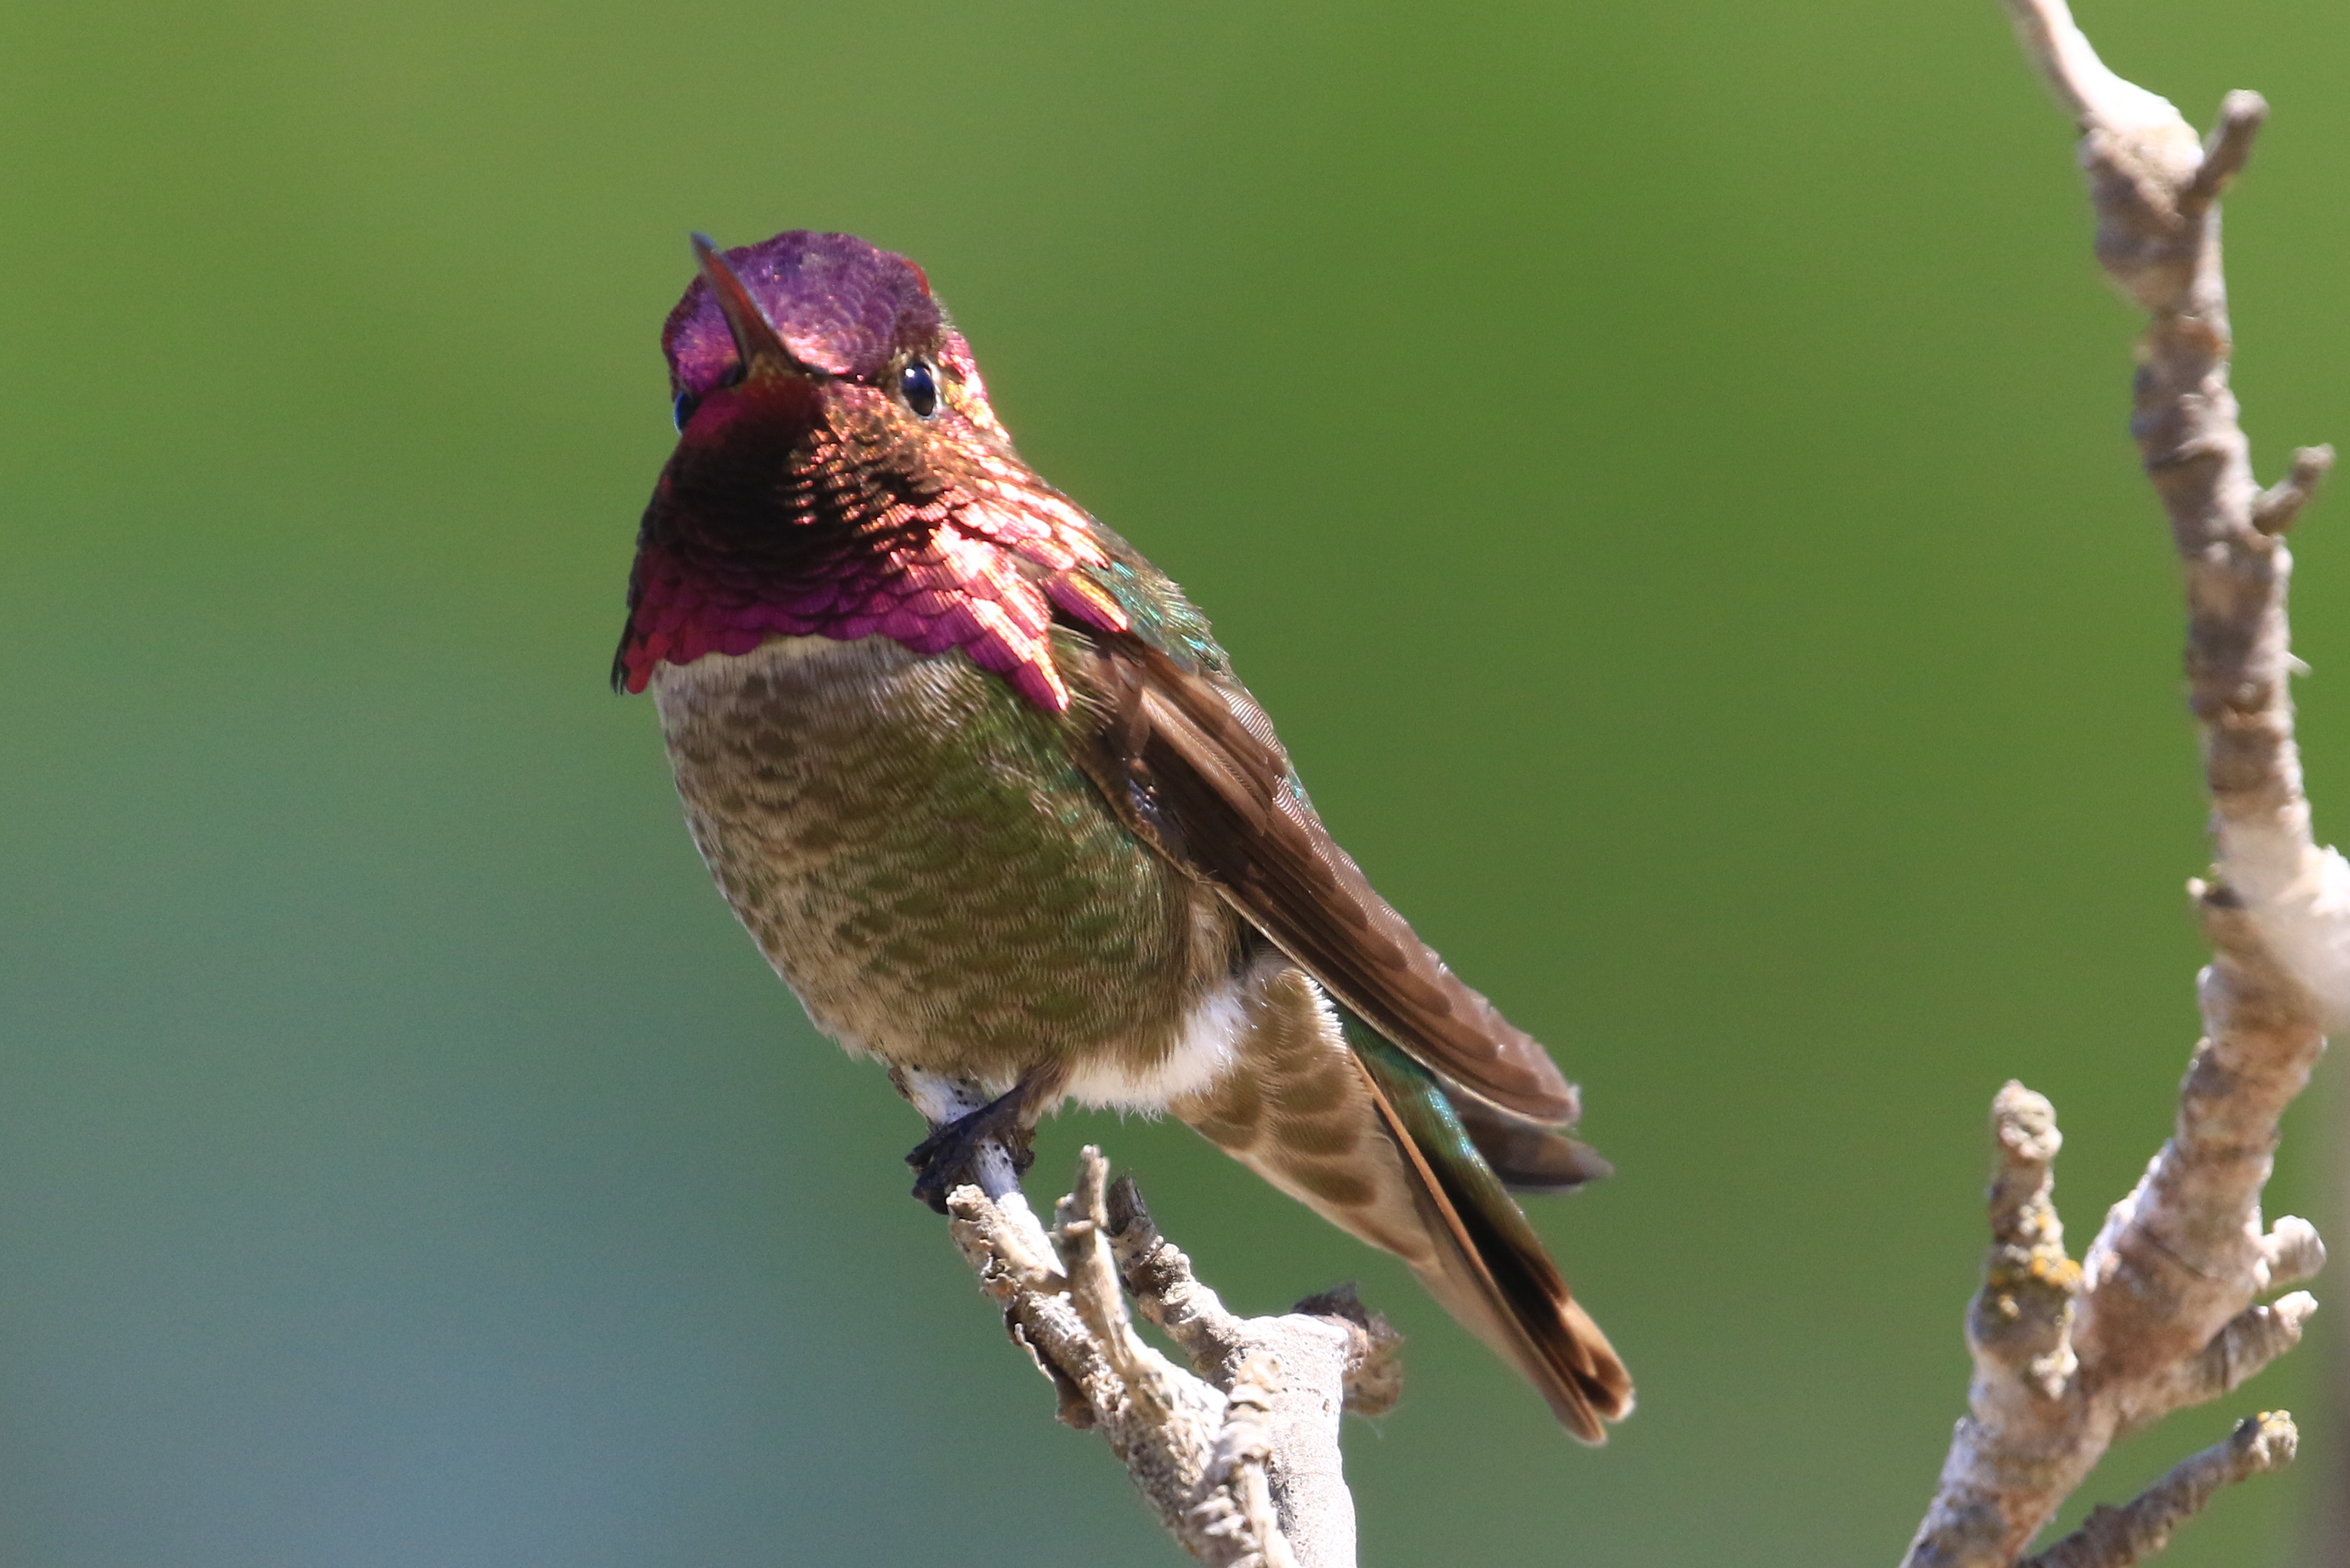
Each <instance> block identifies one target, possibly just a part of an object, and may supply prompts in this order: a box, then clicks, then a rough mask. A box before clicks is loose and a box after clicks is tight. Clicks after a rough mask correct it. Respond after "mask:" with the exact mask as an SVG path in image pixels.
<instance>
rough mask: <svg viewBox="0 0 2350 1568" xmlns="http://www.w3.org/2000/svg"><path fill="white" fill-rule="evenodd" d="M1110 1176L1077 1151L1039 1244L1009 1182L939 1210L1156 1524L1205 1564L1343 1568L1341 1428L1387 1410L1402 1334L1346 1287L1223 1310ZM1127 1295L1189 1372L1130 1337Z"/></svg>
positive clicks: (1024, 1341) (1062, 1396) (1346, 1528)
mask: <svg viewBox="0 0 2350 1568" xmlns="http://www.w3.org/2000/svg"><path fill="white" fill-rule="evenodd" d="M1107 1170H1108V1168H1107V1163H1106V1162H1105V1161H1104V1160H1103V1158H1102V1157H1101V1151H1100V1150H1098V1149H1096V1148H1087V1150H1086V1151H1085V1152H1084V1154H1083V1156H1082V1157H1081V1159H1080V1163H1079V1166H1078V1172H1077V1185H1076V1190H1075V1191H1073V1192H1071V1193H1070V1194H1069V1196H1068V1197H1066V1198H1065V1199H1062V1200H1061V1201H1060V1202H1059V1203H1058V1204H1057V1205H1055V1211H1054V1220H1055V1222H1054V1226H1053V1229H1052V1231H1050V1232H1047V1231H1045V1228H1044V1227H1043V1226H1042V1225H1040V1224H1039V1223H1038V1222H1037V1220H1036V1219H1035V1215H1034V1214H1032V1213H1031V1212H1030V1211H1029V1210H1028V1206H1027V1203H1026V1201H1025V1199H1023V1198H1022V1196H1021V1195H1020V1192H1019V1190H1018V1189H1017V1187H1016V1186H1014V1187H1012V1188H1010V1189H1009V1190H1005V1191H999V1192H997V1193H995V1194H994V1195H993V1196H991V1195H990V1194H989V1193H988V1192H986V1191H984V1190H983V1189H981V1188H979V1187H962V1188H958V1189H955V1191H954V1192H953V1193H951V1195H950V1196H949V1197H948V1199H947V1209H948V1212H949V1213H950V1215H951V1217H952V1225H951V1229H952V1231H953V1234H954V1238H955V1242H956V1244H957V1245H958V1246H959V1247H960V1248H961V1249H962V1253H963V1256H964V1258H965V1259H966V1260H967V1261H968V1262H970V1263H971V1265H972V1268H973V1269H974V1270H976V1271H977V1272H978V1274H979V1278H980V1283H981V1286H982V1287H983V1289H984V1290H985V1291H986V1292H987V1293H988V1294H989V1295H990V1296H992V1297H993V1299H994V1300H995V1301H996V1302H997V1303H1000V1304H1001V1305H1002V1306H1003V1313H1004V1323H1005V1325H1006V1327H1007V1328H1009V1329H1010V1330H1011V1333H1012V1337H1013V1338H1014V1341H1016V1342H1017V1343H1018V1344H1020V1345H1022V1346H1023V1347H1024V1348H1025V1349H1026V1350H1027V1351H1028V1353H1029V1355H1031V1356H1032V1357H1033V1358H1034V1359H1035V1362H1036V1365H1037V1367H1038V1369H1039V1370H1040V1371H1042V1372H1043V1373H1044V1374H1045V1376H1046V1377H1047V1378H1049V1379H1050V1380H1051V1381H1052V1383H1053V1386H1054V1390H1055V1395H1056V1397H1058V1399H1059V1402H1060V1410H1059V1415H1060V1418H1061V1419H1062V1420H1063V1421H1064V1422H1066V1424H1068V1425H1069V1426H1072V1427H1076V1428H1091V1429H1093V1430H1097V1431H1098V1432H1100V1433H1101V1434H1102V1436H1103V1438H1105V1439H1106V1440H1107V1442H1108V1443H1109V1446H1110V1449H1111V1451H1112V1452H1113V1453H1115V1454H1117V1455H1118V1459H1119V1460H1120V1462H1122V1463H1123V1464H1124V1465H1125V1466H1126V1468H1127V1470H1128V1474H1130V1475H1131V1476H1133V1478H1134V1482H1135V1485H1136V1486H1137V1487H1138V1488H1139V1489H1140V1490H1141V1492H1142V1495H1143V1497H1144V1498H1145V1499H1146V1500H1147V1501H1149V1503H1150V1505H1151V1507H1152V1509H1153V1510H1154V1511H1157V1513H1158V1515H1159V1522H1160V1523H1162V1524H1164V1525H1165V1526H1166V1527H1167V1530H1168V1532H1170V1534H1172V1535H1173V1536H1174V1537H1175V1539H1176V1540H1177V1541H1178V1542H1180V1543H1181V1544H1182V1546H1183V1547H1184V1549H1185V1550H1186V1551H1188V1552H1191V1555H1192V1556H1193V1557H1195V1558H1197V1559H1198V1560H1199V1561H1200V1562H1201V1563H1208V1564H1211V1568H1351V1565H1352V1564H1353V1563H1354V1561H1355V1511H1354V1500H1353V1498H1352V1497H1351V1496H1350V1495H1349V1494H1348V1492H1347V1484H1346V1479H1345V1475H1344V1472H1343V1470H1342V1469H1341V1466H1340V1461H1339V1455H1338V1422H1339V1415H1340V1412H1341V1411H1342V1410H1343V1409H1349V1408H1356V1409H1365V1410H1367V1411H1374V1412H1375V1411H1377V1410H1379V1409H1384V1408H1386V1407H1388V1406H1390V1405H1392V1404H1393V1403H1394V1400H1395V1392H1396V1388H1397V1384H1398V1379H1399V1373H1398V1372H1397V1370H1396V1360H1395V1355H1396V1348H1397V1346H1398V1345H1399V1344H1400V1337H1399V1335H1397V1334H1396V1333H1395V1331H1394V1330H1392V1329H1390V1328H1388V1326H1387V1324H1386V1322H1385V1321H1384V1320H1382V1319H1379V1318H1378V1317H1375V1316H1372V1315H1369V1314H1365V1313H1364V1312H1363V1310H1362V1307H1361V1304H1360V1303H1357V1302H1356V1301H1355V1299H1354V1293H1353V1292H1352V1291H1351V1290H1345V1291H1343V1292H1337V1293H1331V1294H1330V1295H1327V1296H1323V1297H1317V1298H1315V1299H1314V1300H1313V1301H1309V1302H1305V1303H1299V1306H1298V1309H1297V1310H1296V1311H1295V1312H1292V1313H1289V1314H1284V1315H1283V1316H1280V1317H1264V1318H1243V1317H1239V1316H1236V1315H1234V1314H1232V1313H1230V1312H1228V1311H1226V1310H1225V1308H1224V1305H1223V1303H1222V1302H1221V1301H1219V1300H1218V1299H1217V1297H1216V1293H1215V1292H1213V1291H1211V1290H1210V1289H1209V1288H1208V1287H1207V1286H1206V1285H1204V1284H1202V1283H1201V1282H1200V1281H1199V1280H1198V1278H1197V1277H1196V1276H1194V1275H1193V1273H1192V1272H1191V1262H1190V1260H1189V1259H1187V1258H1185V1257H1184V1255H1183V1254H1182V1252H1181V1251H1179V1250H1178V1249H1177V1248H1176V1247H1174V1246H1173V1245H1172V1244H1171V1243H1170V1242H1168V1241H1166V1239H1165V1238H1164V1237H1162V1236H1160V1235H1159V1230H1158V1227H1157V1226H1156V1225H1155V1224H1153V1223H1152V1222H1151V1220H1150V1215H1149V1210H1146V1209H1145V1208H1144V1207H1143V1205H1142V1199H1141V1197H1140V1195H1139V1193H1137V1192H1136V1191H1135V1189H1134V1187H1133V1184H1132V1183H1131V1182H1128V1181H1126V1180H1123V1179H1121V1180H1120V1181H1119V1182H1118V1186H1117V1188H1116V1189H1110V1188H1109V1186H1108V1183H1107ZM991 1185H993V1183H991ZM1121 1283H1123V1284H1124V1285H1125V1286H1126V1287H1127V1288H1128V1289H1131V1290H1132V1291H1133V1292H1134V1294H1135V1298H1136V1300H1137V1302H1138V1303H1139V1304H1140V1305H1141V1307H1142V1310H1143V1314H1144V1315H1145V1316H1147V1317H1149V1319H1150V1320H1151V1321H1152V1322H1153V1323H1155V1324H1158V1325H1159V1327H1160V1328H1161V1329H1162V1330H1164V1331H1165V1332H1166V1334H1167V1335H1168V1337H1169V1338H1170V1339H1172V1340H1173V1341H1174V1342H1175V1344H1176V1345H1177V1346H1178V1347H1179V1348H1180V1349H1181V1350H1182V1351H1183V1353H1184V1355H1186V1357H1187V1358H1188V1359H1189V1360H1190V1361H1191V1366H1192V1370H1191V1371H1189V1372H1187V1371H1185V1370H1183V1369H1182V1368H1180V1367H1179V1366H1175V1365H1174V1364H1173V1363H1172V1362H1170V1361H1169V1360H1168V1359H1167V1358H1166V1357H1165V1356H1164V1355H1160V1354H1159V1352H1158V1351H1156V1350H1154V1349H1152V1348H1151V1347H1150V1346H1149V1345H1145V1344H1144V1343H1142V1341H1141V1340H1140V1338H1139V1337H1138V1336H1137V1334H1136V1333H1135V1330H1134V1324H1133V1321H1132V1320H1131V1319H1130V1318H1129V1317H1128V1314H1127V1309H1126V1302H1125V1298H1124V1296H1123V1295H1122V1294H1121V1293H1120V1285H1121Z"/></svg>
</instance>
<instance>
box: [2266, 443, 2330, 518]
mask: <svg viewBox="0 0 2350 1568" xmlns="http://www.w3.org/2000/svg"><path fill="white" fill-rule="evenodd" d="M2333 467H2334V449H2333V448H2332V447H2331V446H2304V447H2296V448H2294V449H2293V467H2292V469H2291V470H2290V471H2289V472H2287V473H2286V474H2285V476H2284V477H2283V478H2282V479H2280V480H2278V481H2277V482H2276V483H2274V484H2272V485H2270V486H2269V487H2268V488H2267V489H2266V490H2263V491H2262V492H2261V493H2260V495H2259V496H2258V497H2257V498H2256V499H2255V500H2254V501H2253V502H2252V526H2253V527H2255V528H2257V529H2259V530H2260V531H2261V532H2262V533H2263V534H2282V533H2283V532H2284V531H2285V530H2286V529H2288V528H2291V527H2292V526H2293V521H2294V519H2296V518H2298V517H2299V516H2300V515H2301V509H2302V508H2303V507H2304V506H2306V505H2308V504H2309V503H2310V501H2311V500H2312V499H2313V498H2314V496H2315V495H2316V493H2317V487H2318V486H2319V485H2320V484H2321V483H2324V480H2325V476H2326V474H2327V473H2328V472H2331V471H2332V470H2333Z"/></svg>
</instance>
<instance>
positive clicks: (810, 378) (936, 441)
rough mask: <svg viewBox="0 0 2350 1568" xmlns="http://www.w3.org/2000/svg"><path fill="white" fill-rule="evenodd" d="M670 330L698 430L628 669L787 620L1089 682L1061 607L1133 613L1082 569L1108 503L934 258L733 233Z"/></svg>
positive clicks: (704, 250) (1053, 688) (645, 585)
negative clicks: (995, 398)
mask: <svg viewBox="0 0 2350 1568" xmlns="http://www.w3.org/2000/svg"><path fill="white" fill-rule="evenodd" d="M694 254H695V256H696V258H697V259H698V261H699V263H700V267H701V271H700V275H698V276H696V277H695V278H694V280H693V281H692V283H691V285H689V286H687V288H686V291H685V296H684V297H683V298H682V299H681V300H679V301H678V304H677V308H676V309H674V310H672V311H671V312H670V316H669V320H668V322H667V324H666V325H665V326H664V327H663V328H662V331H661V349H662V352H663V354H664V355H666V356H667V358H668V359H669V369H670V389H671V407H672V411H673V413H674V415H675V418H676V421H677V428H678V442H677V449H676V451H675V452H673V453H672V454H671V458H670V461H669V463H668V466H667V467H665V468H664V469H663V470H662V471H661V476H660V483H659V484H658V485H657V486H656V487H655V489H654V492H653V498H652V503H651V504H650V506H649V507H647V509H646V512H645V518H644V524H643V527H642V529H641V531H640V532H639V536H638V545H637V564H636V569H635V572H634V573H633V574H632V576H631V577H630V580H629V625H628V629H627V631H626V632H625V633H624V634H623V636H622V639H621V642H620V649H619V654H618V656H617V657H616V659H614V662H613V670H612V678H613V683H614V684H615V685H616V686H618V687H620V688H623V689H625V690H628V691H641V690H643V688H644V686H645V684H646V682H647V681H648V680H650V679H651V677H652V674H653V671H654V670H656V668H658V667H659V666H660V665H661V664H663V663H668V664H673V665H684V664H689V663H691V662H692V661H693V660H695V659H701V658H703V657H705V656H707V655H709V654H712V653H721V654H743V653H748V652H750V651H752V650H753V649H755V648H757V647H758V646H759V645H760V644H761V643H762V642H764V641H766V640H768V639H771V638H775V637H793V636H800V637H805V636H824V637H832V638H839V639H856V638H863V637H868V636H876V635H879V636H884V637H889V638H893V639H896V640H898V641H899V642H902V643H904V644H906V645H907V646H909V647H910V648H913V649H916V650H917V651H920V652H937V651H940V650H941V649H947V648H961V649H963V650H964V651H966V652H968V653H969V654H970V655H971V656H972V658H973V659H977V660H978V661H979V663H980V664H981V665H982V666H983V667H984V668H987V669H989V670H993V671H995V672H996V673H998V674H1001V675H1003V676H1004V677H1005V678H1006V679H1007V680H1010V681H1011V682H1012V683H1013V685H1014V687H1015V688H1017V689H1018V690H1020V691H1022V693H1023V694H1024V695H1025V696H1028V697H1029V698H1030V699H1031V700H1032V701H1037V702H1039V703H1040V704H1042V705H1045V706H1047V707H1050V708H1053V709H1055V710H1057V709H1059V708H1062V707H1065V706H1066V704H1067V701H1068V697H1067V693H1066V691H1065V690H1064V689H1063V688H1062V685H1061V681H1060V679H1059V676H1058V675H1057V674H1056V673H1055V670H1054V669H1053V666H1052V661H1051V658H1050V655H1049V651H1048V649H1046V647H1045V628H1046V626H1047V623H1048V622H1049V620H1050V618H1051V616H1052V612H1053V609H1054V608H1055V607H1058V608H1060V609H1062V610H1063V612H1064V613H1066V614H1069V615H1072V616H1074V617H1075V618H1077V619H1079V620H1080V621H1084V622H1086V623H1087V624H1091V625H1094V626H1096V627H1097V628H1111V629H1117V628H1122V627H1123V625H1124V617H1123V614H1122V612H1120V611H1119V610H1118V607H1117V606H1116V604H1115V602H1114V601H1111V600H1110V599H1109V597H1108V596H1107V594H1106V593H1105V592H1103V591H1102V590H1101V589H1100V588H1098V587H1094V586H1091V585H1089V584H1088V583H1087V582H1086V581H1083V580H1080V579H1078V578H1073V577H1072V576H1071V572H1072V569H1073V568H1079V569H1082V568H1084V567H1087V566H1099V565H1101V564H1102V563H1103V561H1104V559H1105V557H1104V556H1103V554H1102V551H1101V549H1100V547H1099V545H1098V543H1097V539H1096V537H1095V535H1094V529H1093V524H1092V521H1091V519H1090V518H1088V517H1087V516H1086V514H1084V513H1083V512H1081V511H1079V510H1078V509H1077V508H1076V506H1075V505H1073V504H1070V503H1069V502H1068V501H1067V500H1066V498H1065V497H1063V496H1062V495H1060V494H1059V493H1058V492H1056V491H1054V490H1053V489H1052V488H1051V487H1050V486H1048V485H1046V484H1045V483H1044V481H1043V480H1041V479H1039V478H1038V477H1037V476H1036V475H1035V472H1033V471H1032V470H1030V469H1029V468H1028V466H1027V465H1026V464H1025V463H1024V462H1021V460H1020V458H1019V455H1018V454H1017V453H1016V452H1014V450H1013V447H1012V442H1011V440H1010V438H1009V437H1008V436H1007V435H1006V434H1005V433H1004V431H1003V426H1002V425H1000V424H998V423H997V422H996V419H995V414H994V412H993V410H991V409H990V408H989V407H988V403H987V391H986V388H985V386H984V385H983V383H982V381H981V379H980V374H979V367H978V365H977V363H976V362H975V361H974V360H973V359H972V353H971V346H970V345H969V344H968V343H966V342H965V341H964V340H963V337H962V334H961V333H960V332H957V331H956V330H955V329H954V327H953V325H952V324H951V322H950V321H949V320H948V318H947V316H946V313H945V312H944V311H943V310H942V309H941V308H940V306H939V303H938V301H937V300H936V299H935V298H934V297H933V296H931V286H930V280H929V279H928V278H926V277H925V276H924V275H923V274H922V269H921V268H920V267H919V266H916V265H914V264H913V263H912V262H910V261H908V260H907V259H906V258H905V257H903V256H900V255H897V254H892V253H891V252H889V251H885V250H882V249H880V248H879V247H878V246H875V245H872V244H868V243H867V242H866V241H864V240H861V239H858V238H857V237H856V236H855V235H853V234H811V233H808V232H806V231H805V230H794V231H792V232H791V233H788V234H778V235H776V236H775V238H774V239H771V240H768V241H765V242H764V243H763V244H755V245H745V246H743V247H741V248H739V249H735V250H729V251H721V250H719V249H718V247H717V246H715V245H713V244H711V242H710V241H708V240H706V239H703V238H702V236H700V235H696V236H694Z"/></svg>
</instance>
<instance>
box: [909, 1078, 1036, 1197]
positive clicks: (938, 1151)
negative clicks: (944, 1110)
mask: <svg viewBox="0 0 2350 1568" xmlns="http://www.w3.org/2000/svg"><path fill="white" fill-rule="evenodd" d="M1026 1087H1027V1085H1024V1084H1015V1085H1013V1086H1012V1088H1011V1089H1010V1090H1008V1091H1006V1092H1005V1093H1003V1094H1001V1095H998V1096H996V1097H995V1098H993V1099H992V1100H990V1101H988V1102H987V1104H985V1105H983V1106H980V1107H979V1109H977V1110H975V1111H972V1112H969V1113H967V1114H965V1115H963V1116H957V1117H956V1118H955V1119H954V1120H952V1121H951V1122H946V1123H943V1124H941V1126H938V1127H932V1128H931V1136H930V1137H926V1138H924V1139H923V1140H922V1141H921V1142H920V1143H918V1144H916V1145H915V1146H914V1150H913V1152H912V1153H911V1154H909V1155H908V1156H907V1157H906V1163H907V1164H908V1165H910V1166H912V1167H913V1168H914V1196H915V1197H917V1198H919V1199H921V1200H922V1201H923V1202H925V1203H927V1204H929V1205H930V1206H931V1208H932V1209H935V1210H938V1211H939V1212H940V1213H941V1214H943V1213H945V1212H946V1211H947V1194H948V1193H950V1192H952V1191H953V1190H954V1189H956V1188H958V1187H962V1186H963V1185H965V1184H967V1183H968V1184H971V1185H973V1186H976V1185H977V1184H978V1181H979V1155H980V1149H981V1147H982V1146H983V1145H986V1144H991V1143H992V1144H994V1145H995V1146H996V1147H999V1148H1001V1149H1003V1152H1004V1153H1006V1154H1007V1155H1010V1156H1011V1157H1012V1171H1013V1174H1014V1175H1015V1176H1025V1175H1026V1174H1027V1173H1028V1168H1029V1167H1030V1166H1032V1165H1034V1164H1035V1163H1036V1151H1035V1148H1034V1147H1031V1142H1032V1140H1033V1138H1034V1137H1035V1128H1034V1127H1030V1126H1029V1125H1028V1121H1027V1118H1026V1116H1025V1115H1024V1102H1025V1100H1026V1098H1027V1096H1026V1093H1025V1091H1026Z"/></svg>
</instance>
